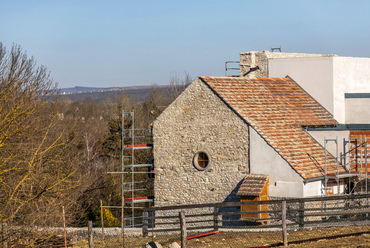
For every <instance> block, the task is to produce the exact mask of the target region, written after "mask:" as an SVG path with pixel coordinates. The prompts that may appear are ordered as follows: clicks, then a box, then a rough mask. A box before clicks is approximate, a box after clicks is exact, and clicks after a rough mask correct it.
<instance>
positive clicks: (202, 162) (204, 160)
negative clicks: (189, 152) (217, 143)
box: [193, 151, 211, 170]
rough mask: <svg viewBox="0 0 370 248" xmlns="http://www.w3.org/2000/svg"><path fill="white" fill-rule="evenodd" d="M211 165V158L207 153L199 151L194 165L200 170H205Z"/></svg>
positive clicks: (194, 159)
mask: <svg viewBox="0 0 370 248" xmlns="http://www.w3.org/2000/svg"><path fill="white" fill-rule="evenodd" d="M210 163H211V157H210V156H209V155H208V153H207V152H205V151H199V152H197V153H196V154H195V155H194V158H193V164H194V166H195V168H197V169H198V170H205V169H207V168H208V166H209V164H210Z"/></svg>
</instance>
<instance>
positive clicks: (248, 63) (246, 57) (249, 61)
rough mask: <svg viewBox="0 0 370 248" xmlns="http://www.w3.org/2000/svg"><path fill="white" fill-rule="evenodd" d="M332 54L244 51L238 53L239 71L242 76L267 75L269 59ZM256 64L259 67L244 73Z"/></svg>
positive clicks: (328, 55) (329, 55) (331, 55)
mask: <svg viewBox="0 0 370 248" xmlns="http://www.w3.org/2000/svg"><path fill="white" fill-rule="evenodd" d="M333 56H337V55H333V54H327V55H323V54H309V53H281V52H269V51H262V52H246V53H241V54H240V72H239V76H241V77H243V76H246V77H269V67H268V65H269V59H282V58H302V57H333ZM256 66H258V67H259V69H258V70H256V71H253V72H250V73H248V74H247V75H245V74H246V73H247V72H248V71H249V70H250V68H253V67H256Z"/></svg>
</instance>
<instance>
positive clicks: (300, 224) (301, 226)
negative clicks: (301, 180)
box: [298, 200, 304, 228]
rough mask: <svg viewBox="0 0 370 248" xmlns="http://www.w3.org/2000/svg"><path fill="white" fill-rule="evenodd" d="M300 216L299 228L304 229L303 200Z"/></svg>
mask: <svg viewBox="0 0 370 248" xmlns="http://www.w3.org/2000/svg"><path fill="white" fill-rule="evenodd" d="M298 214H299V217H298V218H299V220H298V222H299V228H303V227H304V201H303V200H299V211H298Z"/></svg>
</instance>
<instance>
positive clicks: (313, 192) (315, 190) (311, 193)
mask: <svg viewBox="0 0 370 248" xmlns="http://www.w3.org/2000/svg"><path fill="white" fill-rule="evenodd" d="M322 183H323V182H322V181H321V180H320V181H315V182H309V183H306V184H305V185H304V186H303V197H315V196H321V189H322V188H323V187H322Z"/></svg>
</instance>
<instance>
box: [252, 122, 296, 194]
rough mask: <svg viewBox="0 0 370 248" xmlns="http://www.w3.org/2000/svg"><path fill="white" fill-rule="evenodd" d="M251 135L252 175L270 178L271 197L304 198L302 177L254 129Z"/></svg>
mask: <svg viewBox="0 0 370 248" xmlns="http://www.w3.org/2000/svg"><path fill="white" fill-rule="evenodd" d="M249 135H250V173H251V174H261V175H268V176H269V177H270V179H269V180H270V183H269V196H272V197H303V179H302V177H301V176H300V175H299V174H298V173H297V172H296V171H295V170H294V169H293V168H292V167H291V166H290V165H289V164H288V163H287V162H286V161H285V160H284V159H283V158H282V157H281V156H280V155H279V154H278V153H277V152H276V151H275V150H274V149H273V148H272V147H271V146H270V145H269V144H267V142H266V141H265V140H264V139H263V138H262V137H261V136H260V135H259V134H258V133H257V132H256V131H255V130H254V129H253V128H251V127H250V128H249Z"/></svg>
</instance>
